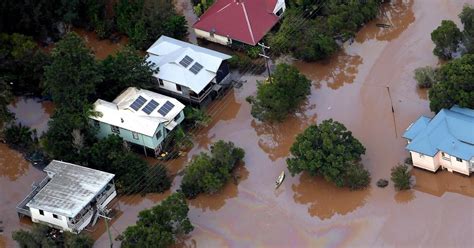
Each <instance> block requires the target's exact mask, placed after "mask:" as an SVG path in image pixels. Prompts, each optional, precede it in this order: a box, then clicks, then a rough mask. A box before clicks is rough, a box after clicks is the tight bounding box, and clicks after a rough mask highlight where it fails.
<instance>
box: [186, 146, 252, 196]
mask: <svg viewBox="0 0 474 248" xmlns="http://www.w3.org/2000/svg"><path fill="white" fill-rule="evenodd" d="M244 155H245V152H244V150H243V149H242V148H238V147H235V146H234V143H232V142H225V141H222V140H219V141H218V142H216V143H215V144H213V145H212V146H211V153H210V154H206V153H201V154H199V155H198V156H197V157H195V158H194V159H193V160H192V161H191V163H190V164H189V165H188V166H187V167H186V170H185V174H184V177H183V181H182V182H181V191H182V192H183V193H184V195H185V196H186V197H188V198H194V197H196V196H197V195H198V194H199V193H204V192H205V193H210V194H213V193H215V192H217V191H218V190H219V189H221V188H222V187H223V186H224V185H225V183H226V182H227V181H228V180H229V179H230V178H231V172H232V170H233V169H234V167H235V166H236V164H237V162H239V161H240V160H242V159H243V158H244Z"/></svg>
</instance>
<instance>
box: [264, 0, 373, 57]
mask: <svg viewBox="0 0 474 248" xmlns="http://www.w3.org/2000/svg"><path fill="white" fill-rule="evenodd" d="M379 5H380V1H378V0H367V1H341V0H318V1H312V0H290V1H289V8H288V9H287V10H286V12H285V17H284V19H283V23H282V24H281V27H280V28H279V30H278V31H277V32H276V33H273V34H270V35H269V37H268V40H269V42H270V46H271V47H272V51H273V52H276V53H291V54H292V55H293V56H294V57H296V58H298V59H303V60H305V61H315V60H320V59H325V58H328V57H329V56H331V55H332V54H334V53H335V52H336V51H337V50H338V47H339V46H338V44H337V42H336V41H345V40H348V39H350V38H352V37H354V35H355V32H356V31H357V30H358V29H359V28H360V27H361V26H362V25H363V24H364V23H366V22H368V21H369V20H371V19H373V18H374V17H375V16H376V14H377V11H378V8H379Z"/></svg>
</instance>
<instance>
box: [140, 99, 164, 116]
mask: <svg viewBox="0 0 474 248" xmlns="http://www.w3.org/2000/svg"><path fill="white" fill-rule="evenodd" d="M158 105H160V104H159V103H157V102H156V101H155V100H151V101H150V102H149V103H148V104H147V105H145V107H144V108H143V109H142V111H143V112H145V113H146V114H147V115H149V114H151V112H153V110H155V109H156V107H158Z"/></svg>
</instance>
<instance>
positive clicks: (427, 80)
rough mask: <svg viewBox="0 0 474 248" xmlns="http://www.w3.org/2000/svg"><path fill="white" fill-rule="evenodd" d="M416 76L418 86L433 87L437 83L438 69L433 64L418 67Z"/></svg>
mask: <svg viewBox="0 0 474 248" xmlns="http://www.w3.org/2000/svg"><path fill="white" fill-rule="evenodd" d="M414 78H415V80H416V82H417V83H418V88H431V87H432V86H433V85H434V84H435V83H436V70H435V69H433V68H432V67H431V66H425V67H420V68H416V69H415V76H414Z"/></svg>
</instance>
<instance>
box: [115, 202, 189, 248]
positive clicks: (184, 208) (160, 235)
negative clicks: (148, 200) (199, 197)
mask: <svg viewBox="0 0 474 248" xmlns="http://www.w3.org/2000/svg"><path fill="white" fill-rule="evenodd" d="M188 212H189V207H188V205H187V204H186V199H185V197H184V195H183V194H182V193H174V194H172V195H170V196H169V197H168V198H166V199H165V200H164V201H163V202H161V203H160V204H159V205H156V206H154V207H153V208H151V209H147V210H143V211H141V212H140V213H139V215H138V221H137V223H136V224H135V225H133V226H129V227H127V229H126V230H125V231H124V232H123V235H122V237H121V239H122V247H124V248H129V247H170V246H172V245H173V244H175V242H176V239H177V238H178V237H179V236H180V235H184V234H188V233H190V232H191V231H192V230H193V229H194V227H193V225H192V224H191V221H190V220H189V218H188Z"/></svg>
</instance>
